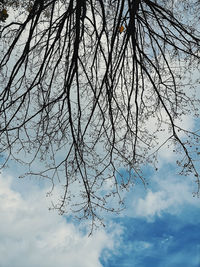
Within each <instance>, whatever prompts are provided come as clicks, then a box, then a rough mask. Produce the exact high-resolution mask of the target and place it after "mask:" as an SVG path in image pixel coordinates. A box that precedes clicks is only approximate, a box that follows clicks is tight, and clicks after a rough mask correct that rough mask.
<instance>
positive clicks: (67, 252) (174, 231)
mask: <svg viewBox="0 0 200 267" xmlns="http://www.w3.org/2000/svg"><path fill="white" fill-rule="evenodd" d="M161 155H162V154H161ZM169 159H170V156H169ZM15 168H16V166H14V165H13V167H12V166H11V167H10V168H9V169H7V170H5V171H3V172H2V173H1V175H0V214H1V220H0V266H1V267H11V266H12V267H13V263H14V266H15V267H27V266H28V267H35V266H37V267H55V266H59V267H64V266H65V267H66V266H70V267H79V266H81V267H90V266H91V267H94V266H95V267H118V266H121V267H131V266H135V267H139V266H144V267H146V266H148V267H151V266H156V267H161V266H162V267H165V266H166V267H168V266H170V267H178V266H190V267H199V266H200V215H199V214H200V199H198V198H196V197H193V195H192V193H193V192H194V191H195V190H196V187H195V186H196V185H195V182H194V179H192V177H183V176H179V175H177V167H176V165H175V164H174V163H172V162H170V160H168V161H167V158H166V157H162V156H160V168H159V171H158V172H156V173H155V172H154V171H153V170H152V169H151V168H150V167H149V166H147V167H146V169H145V175H146V177H147V180H148V183H149V185H148V186H147V188H146V189H145V188H144V186H143V184H142V183H141V182H139V181H138V183H136V185H135V186H134V187H133V188H132V189H131V190H130V191H129V192H127V194H126V195H125V198H126V209H125V210H124V211H123V212H121V214H119V215H118V216H114V215H110V216H108V218H105V224H106V227H105V228H103V227H100V228H99V229H97V230H95V231H94V232H93V234H92V236H90V237H88V232H87V231H86V230H85V225H84V223H78V222H77V221H73V220H71V219H70V218H68V217H66V216H61V215H59V214H58V213H57V212H56V211H55V210H54V211H53V210H49V209H48V208H49V207H50V206H51V198H49V197H46V193H47V192H48V189H49V185H48V183H47V184H45V183H43V181H42V180H36V179H26V178H24V179H17V177H16V173H17V169H15ZM56 194H57V196H58V194H59V192H58V191H56V190H55V191H54V198H56V197H57V196H56Z"/></svg>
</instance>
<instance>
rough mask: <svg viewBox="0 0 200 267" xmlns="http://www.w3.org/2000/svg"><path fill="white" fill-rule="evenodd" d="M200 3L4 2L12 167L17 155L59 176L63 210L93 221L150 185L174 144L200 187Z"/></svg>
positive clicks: (0, 135) (4, 139) (3, 132)
mask: <svg viewBox="0 0 200 267" xmlns="http://www.w3.org/2000/svg"><path fill="white" fill-rule="evenodd" d="M198 11H199V1H197V0H182V1H179V0H167V1H165V0H162V1H161V0H85V1H83V0H76V1H74V0H67V1H64V0H63V1H62V0H57V1H56V0H30V1H23V0H22V1H20V0H16V1H9V0H8V1H6V0H1V1H0V37H1V41H0V49H1V53H0V84H1V88H0V152H1V155H2V160H1V165H2V166H1V167H2V168H4V167H5V166H6V164H7V163H8V162H9V160H10V159H14V160H15V161H17V162H19V163H20V164H24V165H25V166H26V167H27V172H26V174H25V175H39V176H40V177H44V178H48V179H50V180H51V181H52V189H53V187H54V185H55V184H56V183H57V182H60V183H61V184H63V192H62V196H61V199H60V202H59V203H57V204H56V205H55V208H57V209H59V210H60V212H61V213H63V212H70V211H73V212H75V213H76V215H77V216H78V217H79V218H90V219H91V220H92V224H93V225H94V224H95V220H96V219H97V220H100V221H101V210H106V211H118V210H120V209H121V208H123V204H124V203H123V198H122V197H121V192H122V191H123V190H127V189H128V188H129V187H130V186H132V185H134V183H135V180H136V179H141V180H142V182H143V183H144V184H145V177H143V174H142V168H143V166H145V165H152V166H153V167H154V168H155V169H157V165H156V164H157V155H158V152H159V150H160V149H161V147H162V146H164V145H166V144H168V145H169V146H171V147H173V150H174V151H175V152H177V153H178V155H177V164H178V165H179V167H180V173H181V174H184V175H188V174H193V175H194V176H195V177H196V179H197V184H198V188H197V192H198V191H199V178H198V177H199V174H198V168H197V165H196V164H197V161H198V155H199V152H198V146H199V131H198V129H195V130H194V131H189V130H188V129H185V128H184V126H180V123H179V122H178V121H179V120H181V118H182V117H183V116H185V115H188V114H192V115H193V116H196V117H197V118H198V116H199V109H198V105H199V97H198V93H196V86H197V85H198V84H199V77H195V75H194V72H197V71H199V69H198V68H199V60H200V31H199V14H198V13H199V12H198ZM163 131H165V132H166V134H165V135H164V138H162V140H160V138H159V134H160V132H163ZM123 169H126V172H127V174H128V175H123V172H122V170H123ZM112 198H114V199H116V200H115V202H113V200H112ZM116 204H117V205H116Z"/></svg>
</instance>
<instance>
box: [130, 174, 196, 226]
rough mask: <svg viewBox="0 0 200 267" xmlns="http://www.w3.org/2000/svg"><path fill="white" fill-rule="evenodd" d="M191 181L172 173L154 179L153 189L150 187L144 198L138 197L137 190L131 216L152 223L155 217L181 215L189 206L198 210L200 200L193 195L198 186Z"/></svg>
mask: <svg viewBox="0 0 200 267" xmlns="http://www.w3.org/2000/svg"><path fill="white" fill-rule="evenodd" d="M161 176H162V177H161ZM189 179H190V178H189V177H182V176H176V175H175V174H173V175H172V174H171V175H170V173H166V174H164V173H162V174H161V173H160V175H157V176H154V177H152V178H151V183H152V185H151V189H150V186H149V189H148V190H147V191H146V194H145V195H144V196H141V195H138V194H137V188H135V194H133V195H132V202H131V205H130V207H129V211H128V214H129V216H131V214H132V216H134V217H144V218H146V219H147V220H149V221H152V220H154V219H155V216H162V214H163V213H169V214H173V215H179V214H181V212H182V211H183V210H184V208H185V207H187V206H188V205H192V206H194V207H197V208H198V207H199V204H200V199H199V198H196V197H193V195H192V193H193V191H195V189H196V188H195V185H196V184H195V183H194V181H191V180H189ZM139 193H141V192H139Z"/></svg>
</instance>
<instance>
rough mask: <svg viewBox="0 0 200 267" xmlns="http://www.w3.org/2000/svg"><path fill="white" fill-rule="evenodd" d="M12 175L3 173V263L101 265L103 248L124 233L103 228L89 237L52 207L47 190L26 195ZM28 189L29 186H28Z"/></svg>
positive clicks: (43, 266)
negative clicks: (13, 180) (14, 182)
mask: <svg viewBox="0 0 200 267" xmlns="http://www.w3.org/2000/svg"><path fill="white" fill-rule="evenodd" d="M11 186H12V177H8V176H6V177H5V176H4V177H3V175H0V214H1V220H0V265H1V266H4V267H11V266H15V267H27V266H28V267H35V266H37V267H55V266H59V267H62V266H63V267H64V266H65V267H66V266H70V267H79V266H81V267H94V266H95V267H101V266H102V265H101V263H100V261H99V257H100V255H101V253H102V251H103V249H105V248H108V249H111V250H112V249H114V248H115V247H116V244H117V242H115V240H114V238H116V237H117V236H118V235H120V234H121V232H120V230H119V231H118V229H117V228H116V230H115V233H114V230H113V232H112V233H109V234H108V233H106V232H105V231H104V230H102V229H101V230H99V231H97V232H95V233H94V235H93V236H92V237H90V238H88V235H87V233H86V234H83V233H82V232H81V231H80V229H78V227H75V226H74V225H73V224H72V223H67V222H66V218H65V217H62V216H59V215H57V213H56V212H49V211H48V203H47V200H46V197H45V192H46V190H45V191H44V190H41V189H39V188H38V190H34V191H31V190H29V191H30V192H29V194H26V195H25V196H22V195H21V194H20V193H19V192H16V191H14V190H13V189H11ZM26 190H27V188H26Z"/></svg>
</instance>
